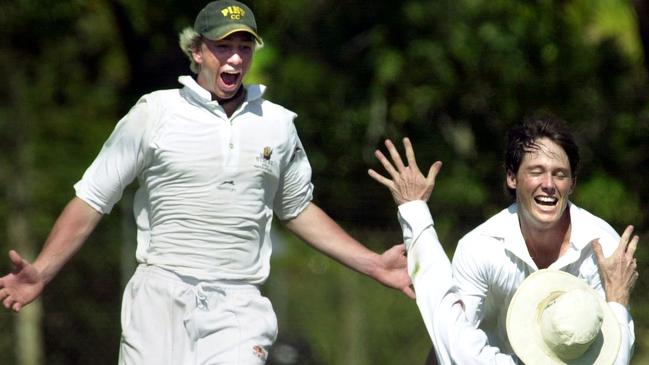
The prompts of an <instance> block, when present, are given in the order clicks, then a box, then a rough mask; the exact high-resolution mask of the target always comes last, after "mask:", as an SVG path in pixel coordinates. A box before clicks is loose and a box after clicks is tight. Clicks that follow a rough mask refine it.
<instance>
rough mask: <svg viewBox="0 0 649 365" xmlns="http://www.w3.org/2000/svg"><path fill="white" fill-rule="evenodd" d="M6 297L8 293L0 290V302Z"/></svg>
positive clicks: (5, 290)
mask: <svg viewBox="0 0 649 365" xmlns="http://www.w3.org/2000/svg"><path fill="white" fill-rule="evenodd" d="M7 296H9V293H7V289H2V290H0V301H3V300H5V298H6V297H7Z"/></svg>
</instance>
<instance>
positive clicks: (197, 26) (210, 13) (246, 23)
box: [194, 0, 262, 43]
mask: <svg viewBox="0 0 649 365" xmlns="http://www.w3.org/2000/svg"><path fill="white" fill-rule="evenodd" d="M194 30H195V31H196V32H197V33H199V34H201V35H203V36H206V37H207V38H210V39H215V40H219V39H222V38H224V37H226V36H228V35H230V34H232V33H233V32H237V31H243V32H248V33H250V34H252V35H253V36H254V37H255V38H256V39H257V41H258V42H259V43H262V42H261V38H260V37H259V35H258V34H257V22H256V21H255V15H254V14H253V12H252V10H251V9H250V8H249V7H248V6H247V5H246V4H243V3H241V2H238V1H236V0H218V1H212V2H210V3H208V4H207V5H205V7H204V8H203V9H202V10H201V11H200V12H199V13H198V15H197V16H196V20H195V21H194Z"/></svg>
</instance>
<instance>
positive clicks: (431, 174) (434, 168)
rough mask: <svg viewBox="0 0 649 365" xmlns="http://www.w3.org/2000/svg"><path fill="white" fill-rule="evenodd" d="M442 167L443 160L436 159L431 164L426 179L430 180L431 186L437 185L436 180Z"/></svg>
mask: <svg viewBox="0 0 649 365" xmlns="http://www.w3.org/2000/svg"><path fill="white" fill-rule="evenodd" d="M441 168H442V161H435V163H434V164H432V165H431V166H430V169H428V176H426V180H427V181H428V184H429V185H430V186H435V180H436V179H437V174H439V170H440V169H441Z"/></svg>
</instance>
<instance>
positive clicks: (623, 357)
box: [608, 302, 635, 365]
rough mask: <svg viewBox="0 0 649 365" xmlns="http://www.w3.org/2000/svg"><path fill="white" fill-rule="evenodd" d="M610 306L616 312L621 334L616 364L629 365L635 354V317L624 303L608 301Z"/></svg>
mask: <svg viewBox="0 0 649 365" xmlns="http://www.w3.org/2000/svg"><path fill="white" fill-rule="evenodd" d="M608 306H609V308H611V310H612V311H613V314H615V318H616V319H617V323H618V326H619V328H620V334H621V336H620V337H621V341H620V350H619V352H618V354H617V359H615V363H614V365H628V364H629V363H630V362H631V356H632V355H633V349H634V346H635V333H634V324H633V319H632V318H631V315H630V314H629V311H628V310H627V308H626V307H625V306H623V305H622V304H620V303H616V302H608Z"/></svg>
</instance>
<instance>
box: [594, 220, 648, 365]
mask: <svg viewBox="0 0 649 365" xmlns="http://www.w3.org/2000/svg"><path fill="white" fill-rule="evenodd" d="M632 235H633V226H628V227H627V228H626V229H625V230H624V233H622V236H621V237H620V243H619V244H618V247H617V249H615V251H614V252H613V254H612V255H611V256H609V257H605V256H604V253H603V252H602V246H601V245H600V243H599V242H598V241H593V242H592V246H593V252H594V253H595V258H596V259H597V265H598V267H599V275H600V276H601V279H602V285H603V286H604V291H605V292H606V301H607V302H608V304H609V307H610V308H611V310H612V311H613V313H615V316H616V318H617V321H618V324H619V328H620V333H621V334H622V336H621V337H622V342H621V343H620V351H619V352H618V357H617V359H616V360H615V365H626V364H629V362H630V361H631V356H632V354H633V347H634V344H635V334H634V333H633V327H634V325H633V320H632V318H631V315H630V314H629V311H628V306H629V299H630V297H631V292H632V291H633V288H634V287H635V283H636V282H637V280H638V276H639V274H638V271H637V269H638V265H637V263H636V259H635V257H634V255H635V251H636V249H637V247H638V241H639V237H638V236H637V235H633V236H632Z"/></svg>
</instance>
